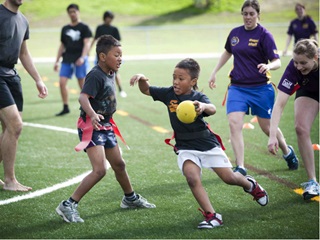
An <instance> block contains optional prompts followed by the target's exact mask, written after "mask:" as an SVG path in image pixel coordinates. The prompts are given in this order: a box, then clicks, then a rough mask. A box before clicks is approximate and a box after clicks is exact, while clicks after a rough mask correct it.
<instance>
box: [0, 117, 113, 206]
mask: <svg viewBox="0 0 320 240" xmlns="http://www.w3.org/2000/svg"><path fill="white" fill-rule="evenodd" d="M23 125H24V126H29V127H36V128H42V129H48V130H53V131H60V132H67V133H73V134H77V133H78V132H77V130H74V129H70V128H63V127H55V126H50V125H44V124H36V123H27V122H24V123H23ZM107 168H110V164H109V162H107ZM89 173H90V171H87V172H85V173H82V174H81V175H79V176H76V177H74V178H72V179H69V180H67V181H65V182H62V183H58V184H55V185H53V186H51V187H47V188H44V189H40V190H36V191H34V192H30V193H27V194H24V195H20V196H15V197H13V198H9V199H6V200H0V206H1V205H6V204H10V203H14V202H19V201H22V200H25V199H30V198H35V197H39V196H42V195H44V194H48V193H51V192H54V191H56V190H59V189H61V188H65V187H69V186H71V185H73V184H76V183H79V182H81V181H82V179H83V178H84V177H85V176H87V175H88V174H89Z"/></svg>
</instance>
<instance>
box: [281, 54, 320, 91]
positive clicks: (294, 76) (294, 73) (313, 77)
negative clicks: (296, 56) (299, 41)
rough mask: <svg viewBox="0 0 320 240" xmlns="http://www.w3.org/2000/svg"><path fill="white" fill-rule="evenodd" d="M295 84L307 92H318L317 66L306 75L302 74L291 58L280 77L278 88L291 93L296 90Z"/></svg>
mask: <svg viewBox="0 0 320 240" xmlns="http://www.w3.org/2000/svg"><path fill="white" fill-rule="evenodd" d="M296 84H299V86H300V88H302V89H305V90H306V91H308V92H312V93H317V92H318V93H319V68H318V69H317V70H316V71H311V72H310V73H309V74H307V75H302V74H301V72H300V71H299V70H298V69H297V68H296V67H295V66H294V63H293V60H291V61H290V63H289V64H288V66H287V68H286V70H285V71H284V73H283V75H282V77H281V79H280V82H279V85H278V89H279V90H280V91H282V92H284V93H287V94H288V95H292V94H293V93H294V92H295V91H296V90H297V86H296Z"/></svg>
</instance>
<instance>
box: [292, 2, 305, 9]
mask: <svg viewBox="0 0 320 240" xmlns="http://www.w3.org/2000/svg"><path fill="white" fill-rule="evenodd" d="M298 7H301V8H303V9H306V7H305V6H304V5H303V4H301V3H296V5H295V7H294V10H297V8H298Z"/></svg>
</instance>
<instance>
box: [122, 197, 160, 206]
mask: <svg viewBox="0 0 320 240" xmlns="http://www.w3.org/2000/svg"><path fill="white" fill-rule="evenodd" d="M137 197H138V198H137V199H136V200H134V201H128V200H127V199H126V198H125V196H124V197H123V198H122V201H121V204H120V207H121V208H156V205H154V204H153V203H149V202H148V200H147V199H145V198H143V197H142V196H141V195H139V194H137Z"/></svg>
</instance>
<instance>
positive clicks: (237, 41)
mask: <svg viewBox="0 0 320 240" xmlns="http://www.w3.org/2000/svg"><path fill="white" fill-rule="evenodd" d="M239 41H240V40H239V38H238V37H232V38H231V45H232V46H235V45H237V44H238V43H239Z"/></svg>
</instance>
